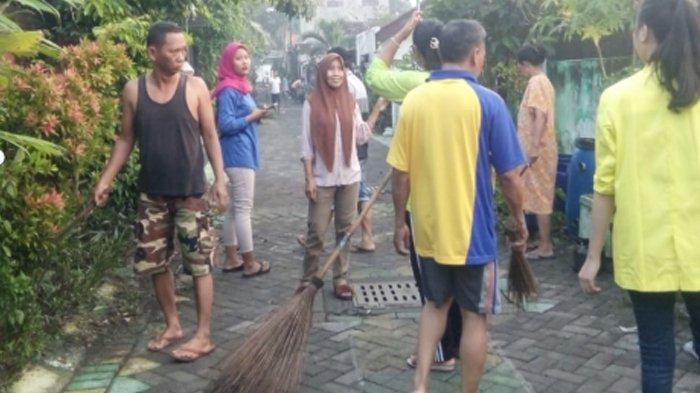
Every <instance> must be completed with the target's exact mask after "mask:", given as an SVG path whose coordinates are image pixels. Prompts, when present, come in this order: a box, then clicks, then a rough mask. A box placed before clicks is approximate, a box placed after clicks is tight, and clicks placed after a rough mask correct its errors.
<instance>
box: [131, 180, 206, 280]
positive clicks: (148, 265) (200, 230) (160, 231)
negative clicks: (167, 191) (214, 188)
mask: <svg viewBox="0 0 700 393" xmlns="http://www.w3.org/2000/svg"><path fill="white" fill-rule="evenodd" d="M207 210H208V204H207V202H206V200H205V199H204V198H196V197H188V198H165V197H154V196H149V195H146V194H144V193H141V194H140V195H139V201H138V205H137V218H136V220H137V221H136V225H135V232H136V242H137V245H136V254H135V255H134V270H135V271H136V273H137V274H141V275H152V274H158V273H163V272H165V271H166V270H167V269H168V264H169V263H170V260H171V259H172V257H173V253H174V249H175V239H174V236H175V232H176V231H177V236H178V240H179V241H180V250H181V254H182V260H183V262H184V263H185V264H186V265H188V266H189V267H190V269H191V270H192V274H193V276H195V277H198V276H205V275H207V274H209V273H210V272H211V266H212V264H213V258H214V251H215V247H214V239H213V237H212V236H213V235H212V232H211V231H210V229H209V228H210V219H209V217H208V216H207V215H206V212H207Z"/></svg>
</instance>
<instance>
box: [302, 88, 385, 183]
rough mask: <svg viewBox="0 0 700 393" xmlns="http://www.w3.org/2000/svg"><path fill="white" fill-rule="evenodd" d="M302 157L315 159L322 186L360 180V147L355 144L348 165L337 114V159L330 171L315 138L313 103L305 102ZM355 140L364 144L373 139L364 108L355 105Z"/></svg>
mask: <svg viewBox="0 0 700 393" xmlns="http://www.w3.org/2000/svg"><path fill="white" fill-rule="evenodd" d="M301 124H302V127H301V157H302V159H304V160H311V163H312V171H313V175H314V180H315V181H316V185H317V186H319V187H335V186H344V185H348V184H353V183H357V182H359V181H360V161H359V160H358V159H357V149H356V148H355V146H354V145H353V146H352V148H351V149H350V151H351V157H350V166H349V167H348V166H346V165H345V158H344V157H343V141H342V139H341V135H340V121H339V120H338V117H337V116H336V122H335V124H336V127H335V159H334V160H333V170H332V171H329V170H328V168H326V164H325V163H324V162H323V158H321V157H320V156H319V155H317V154H316V150H315V149H314V144H313V140H312V138H311V105H309V102H308V101H306V102H304V107H303V110H302V121H301ZM352 132H353V139H354V140H355V144H358V145H361V144H365V143H367V142H368V141H369V138H370V135H371V131H370V129H369V126H368V125H367V123H365V122H364V121H363V120H362V114H360V108H359V107H358V106H357V105H355V113H354V114H353V131H352Z"/></svg>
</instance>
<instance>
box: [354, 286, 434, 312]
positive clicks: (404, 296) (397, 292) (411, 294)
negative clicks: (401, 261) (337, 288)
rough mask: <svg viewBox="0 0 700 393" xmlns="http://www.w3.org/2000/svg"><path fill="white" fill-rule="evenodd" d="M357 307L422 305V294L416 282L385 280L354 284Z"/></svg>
mask: <svg viewBox="0 0 700 393" xmlns="http://www.w3.org/2000/svg"><path fill="white" fill-rule="evenodd" d="M353 287H354V289H355V298H354V303H355V306H356V307H364V308H383V307H387V306H420V305H421V301H420V294H419V293H418V288H417V287H416V284H415V282H412V281H384V282H373V283H361V284H353Z"/></svg>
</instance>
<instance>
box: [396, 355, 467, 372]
mask: <svg viewBox="0 0 700 393" xmlns="http://www.w3.org/2000/svg"><path fill="white" fill-rule="evenodd" d="M406 364H407V365H408V367H410V368H416V366H418V362H417V361H416V357H415V356H414V355H411V356H409V357H408V358H406ZM455 367H456V366H455V363H452V364H448V363H447V361H444V362H435V361H434V362H433V364H432V365H431V366H430V370H431V371H437V372H442V373H449V372H452V371H454V370H455Z"/></svg>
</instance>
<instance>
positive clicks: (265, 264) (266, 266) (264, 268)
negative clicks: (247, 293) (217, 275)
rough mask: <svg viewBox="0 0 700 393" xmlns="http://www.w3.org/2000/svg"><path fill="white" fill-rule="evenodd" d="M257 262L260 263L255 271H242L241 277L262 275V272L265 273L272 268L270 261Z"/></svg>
mask: <svg viewBox="0 0 700 393" xmlns="http://www.w3.org/2000/svg"><path fill="white" fill-rule="evenodd" d="M258 264H260V269H258V271H257V272H255V273H249V274H246V273H243V278H253V277H257V276H262V275H263V274H267V273H269V272H270V270H272V268H271V267H270V262H268V261H262V262H258Z"/></svg>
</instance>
